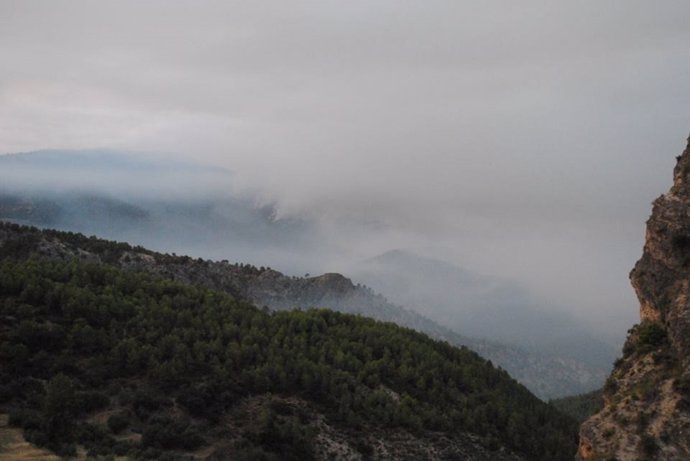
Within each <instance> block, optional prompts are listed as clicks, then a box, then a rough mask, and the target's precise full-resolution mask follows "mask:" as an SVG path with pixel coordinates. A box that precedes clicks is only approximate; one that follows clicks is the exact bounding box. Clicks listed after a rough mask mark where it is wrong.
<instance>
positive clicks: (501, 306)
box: [350, 250, 616, 395]
mask: <svg viewBox="0 0 690 461" xmlns="http://www.w3.org/2000/svg"><path fill="white" fill-rule="evenodd" d="M350 274H351V275H352V277H353V278H355V279H357V280H360V281H362V282H363V283H366V284H367V285H368V286H371V287H372V288H373V289H374V290H376V291H378V292H380V293H382V294H383V295H384V296H386V297H387V298H388V299H390V300H391V301H392V302H394V303H396V304H399V305H402V306H405V307H408V308H413V309H414V310H415V311H418V312H419V313H420V314H422V315H424V316H425V317H427V318H429V319H431V320H433V321H435V322H437V323H439V324H441V325H444V326H446V327H447V328H449V329H452V330H454V331H459V332H463V333H464V334H466V335H470V336H472V337H479V338H482V337H483V338H490V339H491V340H492V341H494V342H500V343H503V344H506V345H508V346H512V347H517V348H519V349H520V350H524V351H529V352H530V353H532V354H535V355H537V356H543V357H550V358H552V359H553V360H561V361H564V362H568V363H573V364H575V363H577V364H579V365H578V368H580V369H582V370H588V373H590V375H591V377H592V378H593V379H592V381H590V382H589V383H588V385H589V387H588V388H580V389H578V390H576V391H575V392H574V393H582V392H586V391H591V390H593V389H596V388H598V387H601V386H602V385H603V384H604V380H605V377H606V375H607V374H608V373H609V372H610V370H611V364H612V363H613V361H614V359H615V357H616V351H615V349H614V348H613V346H611V345H610V344H609V343H607V342H605V341H602V340H601V339H600V338H599V337H598V336H597V335H595V334H593V333H592V332H591V331H590V330H589V329H588V328H587V327H586V326H585V325H583V324H582V323H581V322H579V321H577V320H576V319H575V318H573V317H572V316H570V315H567V314H565V313H558V312H554V309H553V308H551V307H550V306H547V305H544V303H543V302H542V301H540V300H539V299H537V298H536V297H534V296H532V295H530V294H529V293H527V292H526V290H524V289H523V288H522V287H520V286H519V285H517V284H515V283H511V282H510V281H507V280H503V279H501V278H498V277H491V276H486V275H480V274H476V273H474V272H471V271H468V270H466V269H463V268H460V267H458V266H455V265H453V264H450V263H447V262H445V261H439V260H436V259H432V258H427V257H422V256H419V255H416V254H414V253H411V252H408V251H402V250H393V251H389V252H387V253H384V254H382V255H379V256H377V257H375V258H372V259H369V260H367V261H364V262H363V263H362V264H360V265H358V266H357V267H356V268H354V269H353V270H352V271H351V272H350ZM561 395H565V394H561Z"/></svg>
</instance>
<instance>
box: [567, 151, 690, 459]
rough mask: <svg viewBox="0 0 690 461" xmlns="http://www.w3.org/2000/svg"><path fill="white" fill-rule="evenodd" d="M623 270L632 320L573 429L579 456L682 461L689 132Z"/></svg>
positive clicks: (689, 404)
mask: <svg viewBox="0 0 690 461" xmlns="http://www.w3.org/2000/svg"><path fill="white" fill-rule="evenodd" d="M677 159H678V163H677V165H676V167H675V170H674V175H673V186H672V187H671V189H670V190H669V192H668V193H666V194H664V195H662V196H661V197H659V198H658V199H657V200H656V201H655V202H654V208H653V211H652V216H651V217H650V219H649V220H648V221H647V233H646V240H645V246H644V252H643V254H642V258H641V259H640V260H639V261H638V262H637V264H636V265H635V268H634V269H633V271H632V272H631V274H630V278H631V281H632V284H633V287H634V288H635V292H636V293H637V296H638V298H639V301H640V324H639V325H637V326H635V327H634V328H632V329H631V330H630V332H629V336H628V340H627V342H626V344H625V346H624V349H623V357H622V358H621V359H620V360H619V361H617V362H616V366H615V368H614V370H613V373H612V374H611V377H610V378H609V380H608V381H607V385H606V387H605V389H604V401H605V405H604V408H603V409H602V410H601V411H600V412H599V413H598V414H597V415H595V416H593V417H592V418H590V419H589V420H587V421H586V422H585V423H584V424H583V425H582V427H581V429H580V449H579V454H578V456H579V459H581V460H598V459H616V460H618V461H628V460H641V459H654V460H660V461H671V460H673V461H678V460H686V459H690V303H689V302H688V300H690V138H689V139H688V147H687V148H686V149H685V151H684V152H683V154H682V155H681V156H679V157H677Z"/></svg>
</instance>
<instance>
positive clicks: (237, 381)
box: [0, 234, 576, 460]
mask: <svg viewBox="0 0 690 461" xmlns="http://www.w3.org/2000/svg"><path fill="white" fill-rule="evenodd" d="M75 235H76V234H75ZM75 238H85V237H75ZM31 244H32V242H23V243H22V244H21V245H18V244H14V246H13V247H9V248H8V247H7V246H5V247H3V248H2V249H0V253H2V254H3V256H4V259H2V260H0V318H1V319H2V324H1V325H2V327H0V363H2V367H0V383H2V384H0V406H1V407H2V408H3V409H5V410H7V411H9V412H10V414H11V423H12V424H14V425H19V426H21V427H23V428H24V431H25V435H26V437H27V439H28V440H30V441H32V442H34V443H36V444H37V445H39V446H45V447H49V448H50V449H52V450H54V451H55V452H57V453H60V454H63V455H70V454H73V453H74V452H75V449H76V445H77V444H78V445H83V446H85V447H86V448H87V450H88V451H89V452H90V453H91V454H92V455H107V454H116V455H125V454H126V455H129V456H132V457H135V458H162V457H168V459H175V457H179V456H183V455H182V454H184V453H190V452H192V451H194V450H196V449H198V448H199V447H203V446H205V445H208V444H215V443H217V442H218V441H219V440H230V441H231V442H232V450H234V453H235V454H236V455H237V458H238V459H310V457H313V450H312V444H313V440H314V435H315V430H316V428H315V425H314V417H313V415H314V414H316V413H318V414H323V415H324V416H325V417H326V418H327V420H328V421H329V424H332V425H334V426H336V427H341V428H344V429H346V430H348V431H350V432H352V433H358V434H360V435H361V434H367V433H369V432H370V431H372V430H386V429H395V428H398V429H404V430H407V431H410V432H412V433H415V434H420V435H423V434H424V433H425V432H426V431H439V432H443V433H446V434H447V435H448V436H449V437H454V436H456V435H459V434H462V433H465V432H470V433H473V434H476V435H478V436H480V437H481V439H482V440H483V443H484V444H485V445H486V446H487V447H500V446H505V447H508V448H510V449H512V450H514V451H516V452H518V453H521V454H523V455H524V456H525V457H526V458H527V459H530V460H560V459H568V460H569V459H571V458H572V454H573V453H574V452H575V450H576V425H575V423H574V422H573V421H572V420H570V419H569V418H567V417H564V416H562V415H560V414H559V413H558V412H557V411H556V410H554V409H553V408H552V407H550V406H549V405H546V404H544V403H542V402H540V401H539V400H538V399H536V398H535V397H534V396H533V395H531V394H530V393H529V392H528V391H527V390H526V389H525V388H523V387H522V386H520V385H518V384H517V383H516V382H515V381H514V380H513V379H512V378H510V377H509V376H508V375H507V373H505V372H504V371H501V370H496V369H494V368H493V367H492V366H490V364H489V363H488V362H486V361H485V360H483V359H481V358H480V357H479V356H477V355H476V354H475V353H473V352H471V351H469V350H467V349H464V348H462V349H458V348H455V347H452V346H450V345H448V344H447V343H444V342H439V341H434V340H431V339H429V338H428V337H427V336H425V335H423V334H420V333H416V332H414V331H412V330H408V329H404V328H400V327H397V326H395V325H393V324H387V323H381V322H376V321H373V320H370V319H366V318H362V317H357V316H352V315H346V314H339V313H336V312H332V311H328V310H310V311H299V310H298V311H291V312H276V313H272V314H270V313H267V312H264V311H262V310H259V309H256V308H255V307H253V306H251V305H249V304H246V303H243V302H240V301H237V300H235V299H233V298H231V297H230V296H228V295H225V294H222V293H218V292H213V291H210V290H208V289H205V288H201V287H195V286H188V285H183V284H179V283H175V282H171V281H167V280H159V279H156V278H154V277H152V276H149V275H145V274H141V273H134V272H126V271H122V270H118V269H116V268H114V267H110V266H107V265H103V264H85V263H78V262H74V261H72V262H64V261H54V260H45V259H44V260H40V259H29V260H27V261H23V260H20V259H18V258H14V257H12V256H15V255H18V254H21V253H22V252H23V251H24V250H25V248H24V246H30V245H31ZM114 245H125V244H114ZM123 248H124V247H123ZM106 250H111V249H106ZM119 250H120V248H119V247H114V248H112V251H111V253H112V255H113V257H119V256H118V251H119ZM257 397H260V398H261V399H262V400H261V402H262V403H260V404H259V405H258V406H257V408H256V413H257V414H255V415H253V416H252V417H250V418H248V419H247V421H244V422H243V423H242V424H240V423H239V422H238V423H237V424H236V428H237V431H233V432H232V434H230V433H229V431H228V429H224V426H223V425H222V424H219V422H220V421H221V420H222V419H223V418H227V417H228V415H232V414H234V412H237V411H238V410H237V409H238V408H240V407H241V406H242V404H243V403H246V402H248V401H251V400H252V399H256V398H257ZM290 398H294V399H298V401H300V402H306V403H304V404H303V405H296V404H295V405H287V406H286V405H285V400H286V399H290ZM104 412H105V414H106V416H107V417H106V418H105V419H102V420H99V419H98V418H94V415H97V414H99V413H104ZM108 415H109V416H108ZM99 421H100V422H99ZM238 421H240V420H238ZM236 422H237V421H236ZM240 422H242V421H240ZM126 434H138V435H140V440H139V439H132V438H131V437H129V438H128V437H126V436H125V435H126ZM362 450H363V452H365V451H367V450H371V447H369V446H367V445H366V443H363V444H362Z"/></svg>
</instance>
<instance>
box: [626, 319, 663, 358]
mask: <svg viewBox="0 0 690 461" xmlns="http://www.w3.org/2000/svg"><path fill="white" fill-rule="evenodd" d="M628 333H629V339H628V341H627V342H626V344H625V346H624V347H623V355H624V356H625V357H628V356H630V355H631V354H647V353H649V352H652V351H654V350H656V349H658V348H660V347H662V346H665V345H666V344H667V334H666V329H665V328H664V327H663V325H661V324H660V323H657V322H643V323H641V324H639V325H635V326H634V327H633V328H631V329H630V330H629V331H628Z"/></svg>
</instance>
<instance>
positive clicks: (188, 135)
mask: <svg viewBox="0 0 690 461" xmlns="http://www.w3.org/2000/svg"><path fill="white" fill-rule="evenodd" d="M689 19H690V2H688V1H687V0H679V1H672V0H664V1H660V2H649V1H635V0H618V1H601V0H596V1H591V0H587V1H569V2H566V1H559V2H555V1H546V0H545V1H534V0H532V1H522V2H513V1H508V0H506V1H487V0H484V1H481V2H479V1H473V2H470V1H460V0H453V1H451V0H449V1H432V0H424V1H417V2H411V1H403V0H398V1H376V0H367V1H352V0H348V1H337V2H336V1H326V0H318V1H313V2H304V1H272V2H262V1H246V2H233V1H218V2H213V1H198V0H195V1H169V0H165V1H141V0H138V1H122V0H118V1H110V2H105V1H98V2H94V1H31V0H16V1H9V0H0V152H18V151H29V150H35V149H44V148H91V147H105V148H122V149H127V150H148V151H157V152H169V153H170V154H169V155H174V156H180V157H183V158H187V159H190V160H194V161H200V162H206V163H212V164H218V165H222V166H224V167H226V168H229V169H231V170H233V171H235V172H236V173H237V176H236V177H237V178H238V180H239V181H241V184H240V185H241V186H242V187H246V188H251V189H253V190H257V191H260V192H261V193H262V194H263V196H264V197H266V199H267V200H276V201H277V202H278V204H279V207H280V212H281V213H282V214H283V215H290V216H292V215H303V214H305V213H306V214H309V215H310V216H315V217H317V218H318V219H319V220H321V222H322V223H323V225H324V226H325V228H326V229H330V230H331V233H330V236H331V239H332V242H331V244H332V245H334V246H340V248H342V249H343V250H347V254H348V255H349V256H350V257H351V258H350V259H351V260H356V259H357V258H364V257H368V256H372V255H373V254H376V253H379V252H382V251H385V250H389V249H392V248H396V247H400V248H407V249H411V250H415V251H418V252H421V253H424V254H426V255H429V256H436V257H442V258H443V259H445V260H448V261H451V262H454V263H457V264H459V265H461V266H464V267H467V268H469V269H471V270H476V271H479V272H483V273H487V274H498V275H502V276H507V277H510V278H513V279H515V280H517V281H520V282H522V283H524V284H526V285H527V286H528V287H529V288H530V289H531V290H533V291H534V292H535V293H537V294H538V295H540V296H543V297H544V298H545V299H547V300H550V301H552V302H553V304H554V306H559V308H561V309H568V310H570V311H571V312H573V313H574V314H575V315H578V316H580V317H582V318H585V319H588V320H590V321H591V322H593V323H596V324H598V325H600V326H602V328H604V329H610V328H614V329H618V331H620V332H621V334H623V333H624V332H625V331H626V330H627V328H628V327H629V326H630V324H631V323H632V322H634V321H635V320H636V319H637V302H636V300H635V298H634V296H633V292H632V290H631V289H630V288H629V285H628V280H627V274H628V271H629V270H630V269H631V267H632V265H633V264H634V262H635V260H636V259H637V258H638V257H639V256H640V254H641V251H642V243H643V236H644V221H645V219H646V218H647V216H648V214H649V212H650V202H651V201H652V200H653V199H654V198H655V197H656V196H658V195H659V194H661V193H662V192H664V191H666V190H667V189H668V187H669V186H670V183H671V173H672V168H673V165H674V156H675V155H677V154H679V153H680V152H681V151H682V150H683V148H684V147H685V138H686V137H687V135H688V132H690V46H688V44H690V28H688V20H689ZM334 254H335V253H334ZM329 263H330V264H332V265H333V268H334V269H338V268H341V267H346V262H345V261H344V260H343V259H342V258H341V259H338V258H336V257H335V256H333V257H332V261H330V262H328V261H327V262H326V265H328V264H329Z"/></svg>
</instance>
